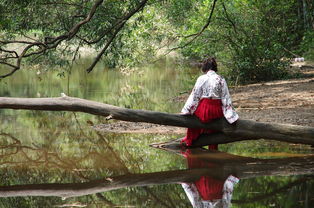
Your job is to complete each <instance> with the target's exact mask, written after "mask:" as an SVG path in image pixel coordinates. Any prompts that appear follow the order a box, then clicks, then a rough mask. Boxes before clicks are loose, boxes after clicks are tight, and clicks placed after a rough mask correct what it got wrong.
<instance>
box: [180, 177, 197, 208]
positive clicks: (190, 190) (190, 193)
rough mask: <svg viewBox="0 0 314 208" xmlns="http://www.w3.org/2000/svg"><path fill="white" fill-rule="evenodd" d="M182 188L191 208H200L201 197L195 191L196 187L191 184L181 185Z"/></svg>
mask: <svg viewBox="0 0 314 208" xmlns="http://www.w3.org/2000/svg"><path fill="white" fill-rule="evenodd" d="M181 185H182V188H183V189H184V192H185V194H186V195H187V197H188V198H189V200H190V202H191V204H192V206H193V207H200V204H201V197H200V195H199V193H198V191H197V188H196V186H195V185H194V184H193V183H182V184H181Z"/></svg>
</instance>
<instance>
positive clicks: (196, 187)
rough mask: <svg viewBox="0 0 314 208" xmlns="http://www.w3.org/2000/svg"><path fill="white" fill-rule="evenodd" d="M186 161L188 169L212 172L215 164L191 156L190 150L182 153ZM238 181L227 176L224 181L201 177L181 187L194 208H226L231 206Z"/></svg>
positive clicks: (205, 176)
mask: <svg viewBox="0 0 314 208" xmlns="http://www.w3.org/2000/svg"><path fill="white" fill-rule="evenodd" d="M182 154H183V155H184V157H185V158H186V159H187V164H188V168H190V169H197V168H206V169H212V170H213V172H214V171H215V168H216V167H217V164H215V163H213V162H211V161H206V160H204V159H201V158H199V157H196V156H195V155H194V157H193V154H192V151H191V149H187V150H186V151H185V152H183V153H182ZM238 182H239V179H238V178H237V177H235V176H233V175H229V176H228V177H227V178H226V179H219V178H215V177H213V176H211V175H203V176H201V177H200V178H199V179H198V180H196V181H194V182H191V183H182V187H183V189H184V191H185V193H186V195H187V196H188V198H189V200H190V202H191V204H192V206H193V207H194V208H228V207H229V206H230V204H231V198H232V192H233V186H234V185H235V184H237V183H238Z"/></svg>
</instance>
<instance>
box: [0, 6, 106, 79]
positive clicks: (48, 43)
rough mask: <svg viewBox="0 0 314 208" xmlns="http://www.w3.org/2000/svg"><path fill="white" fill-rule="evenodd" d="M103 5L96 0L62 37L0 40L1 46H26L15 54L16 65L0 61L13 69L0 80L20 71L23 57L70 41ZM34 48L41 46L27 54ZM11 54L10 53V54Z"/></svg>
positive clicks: (0, 77)
mask: <svg viewBox="0 0 314 208" xmlns="http://www.w3.org/2000/svg"><path fill="white" fill-rule="evenodd" d="M102 3H103V0H97V1H96V2H95V4H94V5H93V6H92V8H91V10H90V12H89V14H88V15H87V17H86V18H85V19H84V20H82V21H80V22H79V23H77V24H76V25H74V26H73V27H72V28H71V29H70V30H69V31H68V32H67V34H63V35H60V36H57V37H45V39H44V43H42V42H31V41H19V40H15V41H1V40H0V43H1V44H4V45H7V44H13V43H19V44H26V45H27V46H26V47H25V48H24V49H23V51H22V53H21V54H20V55H18V54H17V53H15V54H16V57H15V58H16V59H17V61H16V65H13V64H9V63H7V62H4V61H3V60H5V59H3V58H2V59H0V60H1V62H0V63H2V64H5V65H8V66H10V67H11V68H13V69H12V70H11V71H10V72H9V73H7V74H4V75H1V76H0V79H2V78H5V77H8V76H11V75H12V74H14V73H15V72H16V71H17V70H19V69H20V65H21V61H22V59H23V58H25V57H29V56H32V55H38V54H41V53H44V52H45V51H46V50H48V49H53V48H56V47H57V46H58V45H59V44H60V43H61V42H62V41H64V40H71V39H72V38H73V37H74V36H75V35H76V33H78V31H79V29H80V28H81V27H82V26H83V25H84V24H86V23H88V22H89V21H90V20H91V19H92V17H93V16H94V14H95V13H96V10H97V8H98V7H99V6H100V5H101V4H102ZM34 46H41V49H40V50H38V51H35V52H31V53H28V54H27V52H28V50H29V49H31V48H32V47H34ZM10 53H12V52H10Z"/></svg>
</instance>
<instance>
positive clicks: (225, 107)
mask: <svg viewBox="0 0 314 208" xmlns="http://www.w3.org/2000/svg"><path fill="white" fill-rule="evenodd" d="M221 87H222V93H221V102H222V111H223V114H224V117H225V118H226V119H227V121H228V122H229V123H233V122H235V121H236V120H238V119H239V115H238V114H237V112H235V110H234V108H233V107H232V101H231V97H230V94H229V90H228V86H227V82H226V80H225V79H223V78H222V86H221Z"/></svg>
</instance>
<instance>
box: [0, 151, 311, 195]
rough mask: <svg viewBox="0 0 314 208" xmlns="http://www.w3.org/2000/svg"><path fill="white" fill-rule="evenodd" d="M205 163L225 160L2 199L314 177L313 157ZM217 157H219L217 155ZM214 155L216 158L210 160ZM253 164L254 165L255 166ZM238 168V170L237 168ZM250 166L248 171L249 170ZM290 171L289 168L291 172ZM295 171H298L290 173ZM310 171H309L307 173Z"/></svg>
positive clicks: (26, 188) (9, 191)
mask: <svg viewBox="0 0 314 208" xmlns="http://www.w3.org/2000/svg"><path fill="white" fill-rule="evenodd" d="M198 153H199V154H200V156H201V157H203V159H206V160H209V161H211V160H212V161H214V160H213V158H217V156H219V157H222V158H221V160H220V161H218V163H217V167H216V168H215V169H212V168H211V169H205V168H201V169H187V170H176V171H164V172H155V173H144V174H130V173H126V174H124V175H120V176H115V177H109V178H105V179H99V180H93V181H89V182H85V183H67V184H31V185H17V186H6V187H1V188H0V194H1V196H2V197H3V196H29V195H32V196H61V197H74V196H82V195H88V194H94V193H100V192H106V191H112V190H117V189H121V188H126V187H137V186H150V185H160V184H173V183H178V182H191V181H194V180H196V179H198V178H199V177H200V176H202V175H210V176H212V177H216V178H221V177H223V178H225V177H226V176H228V175H230V174H235V175H237V176H238V177H239V178H250V177H257V176H263V175H279V174H285V175H288V174H289V173H290V174H296V173H302V174H304V173H307V174H313V169H314V160H313V156H310V157H302V158H301V157H300V158H288V159H287V158H285V159H271V160H268V159H264V160H260V161H259V159H252V160H251V161H249V160H248V158H243V159H241V157H238V156H234V157H233V156H232V155H229V154H226V153H222V152H216V153H213V154H205V153H204V152H202V151H200V152H198ZM216 154H218V155H216ZM211 155H213V157H212V156H211ZM253 161H254V162H253ZM234 166H236V168H235V167H234ZM246 166H249V167H246ZM287 168H289V170H288V171H286V170H287ZM291 168H295V171H291ZM308 169H309V171H310V172H309V171H308Z"/></svg>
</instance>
